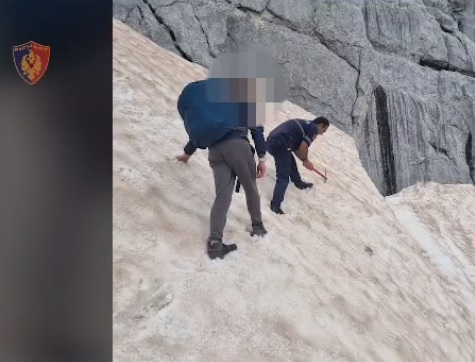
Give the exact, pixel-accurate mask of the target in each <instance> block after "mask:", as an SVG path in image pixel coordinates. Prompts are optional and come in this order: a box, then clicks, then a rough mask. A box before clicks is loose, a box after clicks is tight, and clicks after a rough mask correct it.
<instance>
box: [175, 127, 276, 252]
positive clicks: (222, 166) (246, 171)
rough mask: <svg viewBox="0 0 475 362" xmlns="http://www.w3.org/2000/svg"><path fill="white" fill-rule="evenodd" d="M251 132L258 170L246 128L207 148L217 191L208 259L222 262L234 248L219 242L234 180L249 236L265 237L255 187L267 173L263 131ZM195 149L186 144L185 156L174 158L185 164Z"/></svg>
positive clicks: (253, 129) (260, 128) (208, 246)
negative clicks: (242, 194)
mask: <svg viewBox="0 0 475 362" xmlns="http://www.w3.org/2000/svg"><path fill="white" fill-rule="evenodd" d="M250 132H251V135H252V138H253V139H254V144H255V148H256V152H257V155H258V157H259V163H258V165H257V167H256V162H255V160H254V153H253V149H252V146H251V144H250V143H249V139H248V137H247V133H248V128H246V127H242V128H240V129H236V130H233V131H231V132H230V133H228V134H227V135H226V136H225V137H224V138H223V139H221V140H220V141H219V142H218V143H217V144H215V145H213V146H212V147H209V148H208V151H209V152H208V160H209V164H210V166H211V168H212V170H213V175H214V183H215V189H216V198H215V200H214V204H213V207H212V208H211V216H210V235H209V237H208V242H207V249H208V255H209V257H210V258H211V259H215V258H217V257H220V258H221V259H222V258H223V257H224V256H225V255H226V254H227V253H229V252H230V251H234V250H236V249H237V246H236V244H229V245H226V244H223V242H222V239H223V231H224V227H225V224H226V215H227V213H228V210H229V207H230V205H231V199H232V196H233V191H234V186H235V183H236V177H237V178H238V179H239V182H240V183H241V185H242V187H243V189H244V192H245V194H246V202H247V209H248V211H249V214H250V216H251V221H252V231H251V233H250V234H251V236H254V235H257V236H264V235H265V234H266V233H267V230H266V229H265V227H264V224H263V222H262V216H261V202H260V196H259V191H258V189H257V184H256V178H262V177H264V175H265V173H266V164H265V155H266V142H265V139H264V129H263V127H256V128H250ZM196 148H197V147H196V146H195V145H194V144H193V143H192V142H191V141H189V142H188V143H187V144H186V146H185V148H184V154H183V155H181V156H178V157H177V159H178V160H179V161H181V162H184V163H186V162H188V160H189V158H190V157H191V155H192V154H193V153H194V152H195V151H196Z"/></svg>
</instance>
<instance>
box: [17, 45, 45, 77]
mask: <svg viewBox="0 0 475 362" xmlns="http://www.w3.org/2000/svg"><path fill="white" fill-rule="evenodd" d="M49 58H50V47H49V46H46V45H41V44H38V43H35V42H34V41H29V42H28V43H25V44H22V45H15V46H14V47H13V62H14V63H15V67H16V70H17V71H18V74H19V75H20V77H21V78H22V79H23V80H24V81H25V82H27V83H28V84H29V85H35V84H36V83H38V81H39V80H40V79H41V78H43V75H44V74H45V73H46V69H47V68H48V64H49Z"/></svg>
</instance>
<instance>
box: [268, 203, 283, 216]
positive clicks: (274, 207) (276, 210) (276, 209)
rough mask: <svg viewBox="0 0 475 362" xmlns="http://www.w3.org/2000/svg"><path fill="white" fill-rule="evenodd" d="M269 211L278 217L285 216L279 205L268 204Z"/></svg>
mask: <svg viewBox="0 0 475 362" xmlns="http://www.w3.org/2000/svg"><path fill="white" fill-rule="evenodd" d="M270 209H271V210H272V212H274V213H276V214H278V215H284V214H285V212H283V211H282V209H281V208H280V205H276V204H273V203H271V204H270Z"/></svg>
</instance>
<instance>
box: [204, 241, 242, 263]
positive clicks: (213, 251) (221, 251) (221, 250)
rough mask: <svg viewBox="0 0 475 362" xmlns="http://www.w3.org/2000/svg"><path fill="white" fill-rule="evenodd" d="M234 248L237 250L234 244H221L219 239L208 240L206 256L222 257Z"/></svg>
mask: <svg viewBox="0 0 475 362" xmlns="http://www.w3.org/2000/svg"><path fill="white" fill-rule="evenodd" d="M212 242H213V243H212ZM234 250H237V245H236V244H229V245H226V244H223V243H222V242H221V241H220V240H212V241H208V256H209V258H210V259H216V258H220V259H223V258H224V256H225V255H226V254H227V253H229V252H231V251H234Z"/></svg>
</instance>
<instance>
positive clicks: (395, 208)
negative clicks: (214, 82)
mask: <svg viewBox="0 0 475 362" xmlns="http://www.w3.org/2000/svg"><path fill="white" fill-rule="evenodd" d="M204 77H206V70H205V69H204V68H202V67H200V66H197V65H194V64H191V63H189V62H187V61H185V60H183V59H181V58H179V57H178V56H175V55H174V54H172V53H170V52H168V51H166V50H164V49H161V48H160V47H158V46H156V45H155V44H153V43H152V42H151V41H149V40H147V39H146V38H145V37H143V36H141V35H139V34H138V33H136V32H135V31H133V30H131V29H130V28H129V27H127V26H126V25H123V24H122V23H119V22H117V21H115V20H114V146H113V147H114V288H113V293H114V316H113V318H114V360H115V361H123V362H130V361H138V362H147V361H180V362H182V361H197V362H201V361H203V362H214V361H216V362H259V361H286V362H287V361H296V362H297V361H298V362H303V361H357V362H361V361H384V362H390V361H403V362H409V361H411V362H413V361H428V362H435V361H441V362H442V361H443V362H447V361H454V362H460V361H467V362H469V361H475V246H474V239H475V216H474V215H475V187H473V186H471V185H456V186H455V185H445V186H442V185H438V184H433V183H428V184H425V185H416V186H414V187H412V188H410V189H407V190H405V191H403V192H402V193H400V194H399V195H395V196H393V197H390V198H387V199H385V198H384V197H382V196H380V195H379V193H378V192H377V190H376V188H375V187H374V185H373V184H372V182H371V181H370V179H369V177H368V176H367V174H366V172H365V170H364V169H363V167H362V166H361V163H360V160H359V157H358V152H357V150H356V147H355V143H354V141H353V140H352V139H351V138H350V137H349V136H347V135H345V134H344V133H342V132H340V131H339V130H337V129H336V128H334V127H331V128H330V130H329V131H328V132H327V133H326V134H325V135H324V136H323V137H319V138H317V140H316V142H315V144H314V145H312V147H311V148H310V159H311V160H312V161H313V162H314V163H315V164H316V165H317V167H318V168H320V169H322V170H323V169H324V168H325V167H326V168H327V170H328V178H329V180H328V182H327V183H323V181H322V179H321V178H320V177H319V176H318V175H317V174H315V173H311V172H309V171H307V170H305V169H304V168H303V167H302V166H300V163H299V167H300V170H301V173H302V175H303V177H304V179H305V180H308V181H312V182H314V183H315V187H314V188H313V189H312V190H310V191H306V192H304V191H299V190H297V189H296V188H295V187H294V186H293V185H292V184H291V185H289V188H288V191H287V194H286V201H285V203H284V205H283V208H284V210H285V211H287V212H288V213H287V214H286V215H284V216H278V215H275V214H273V213H271V212H270V210H269V202H270V198H271V194H272V190H273V186H274V182H275V168H274V163H273V160H272V158H271V159H269V162H268V174H267V175H266V177H265V178H264V179H261V180H259V181H258V186H259V190H260V193H261V202H262V209H263V217H264V222H265V225H266V227H267V229H268V230H269V234H268V235H267V236H266V237H265V238H264V239H258V238H251V237H250V236H249V234H248V233H247V232H246V230H245V229H246V227H247V226H248V225H249V223H250V220H249V216H248V213H247V209H246V203H245V198H244V193H243V191H241V193H239V194H234V199H233V203H232V205H231V209H230V211H229V214H228V222H227V225H226V229H225V241H226V242H234V243H236V244H237V245H238V250H237V251H236V252H233V253H231V254H229V255H227V256H226V257H225V258H224V260H220V259H218V260H214V261H211V260H209V259H208V257H207V256H206V254H205V239H206V237H207V233H208V227H209V226H208V220H209V211H210V207H211V204H212V202H213V198H214V184H213V178H212V173H211V170H210V168H209V166H208V163H207V151H204V150H198V151H197V152H196V153H195V155H193V157H192V158H191V159H190V161H189V163H188V164H187V165H185V164H181V163H179V162H177V161H175V160H174V156H176V155H178V154H180V153H182V149H183V146H184V145H185V143H186V141H187V135H186V132H185V130H184V127H183V121H182V120H181V119H180V117H179V116H178V113H177V111H176V99H177V97H178V94H179V92H180V91H181V89H182V88H183V86H184V85H185V84H186V83H188V82H190V81H192V80H197V79H202V78H204ZM293 117H303V118H308V119H312V118H313V117H314V116H313V115H311V114H309V113H307V112H305V111H303V110H302V109H300V108H298V107H297V106H295V105H292V104H290V103H286V104H285V105H284V109H283V111H282V113H281V114H279V116H278V117H277V119H275V120H274V121H273V122H272V123H271V124H269V125H268V126H267V129H266V130H267V133H268V132H269V130H270V129H272V128H273V127H275V126H276V125H277V124H279V123H280V122H282V121H284V120H286V119H289V118H293ZM367 248H371V249H367Z"/></svg>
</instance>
